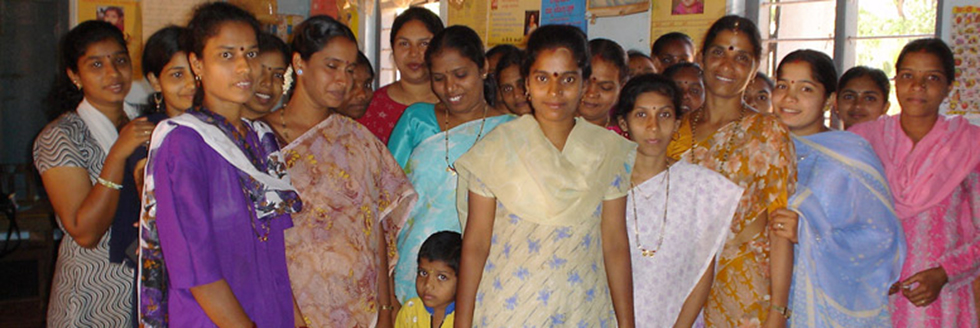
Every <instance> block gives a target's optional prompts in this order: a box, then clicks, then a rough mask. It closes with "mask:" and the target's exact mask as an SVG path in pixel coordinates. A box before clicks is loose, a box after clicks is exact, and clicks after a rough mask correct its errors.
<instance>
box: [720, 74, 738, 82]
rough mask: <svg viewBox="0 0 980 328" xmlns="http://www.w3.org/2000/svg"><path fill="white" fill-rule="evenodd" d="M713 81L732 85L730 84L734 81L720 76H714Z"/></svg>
mask: <svg viewBox="0 0 980 328" xmlns="http://www.w3.org/2000/svg"><path fill="white" fill-rule="evenodd" d="M715 80H718V81H721V82H724V83H732V82H735V79H732V78H727V77H724V76H720V75H715Z"/></svg>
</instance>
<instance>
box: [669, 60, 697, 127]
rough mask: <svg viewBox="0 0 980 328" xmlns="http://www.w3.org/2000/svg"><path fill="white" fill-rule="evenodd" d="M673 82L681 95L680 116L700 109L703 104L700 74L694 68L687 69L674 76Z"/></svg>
mask: <svg viewBox="0 0 980 328" xmlns="http://www.w3.org/2000/svg"><path fill="white" fill-rule="evenodd" d="M673 80H674V83H676V84H677V87H678V89H680V91H681V94H682V95H683V97H682V98H681V115H684V114H687V113H689V112H691V111H693V110H695V109H699V108H701V105H703V104H704V81H702V80H701V73H700V72H698V70H697V69H696V68H693V67H689V68H685V69H682V70H680V71H678V72H677V73H676V74H674V78H673Z"/></svg>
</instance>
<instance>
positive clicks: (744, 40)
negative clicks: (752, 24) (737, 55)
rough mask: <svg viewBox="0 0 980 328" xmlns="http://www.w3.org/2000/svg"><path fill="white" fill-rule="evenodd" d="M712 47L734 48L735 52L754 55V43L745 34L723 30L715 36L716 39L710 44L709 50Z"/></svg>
mask: <svg viewBox="0 0 980 328" xmlns="http://www.w3.org/2000/svg"><path fill="white" fill-rule="evenodd" d="M712 47H722V48H728V47H732V48H733V49H734V50H735V51H744V52H747V53H749V54H752V53H753V48H754V47H753V45H752V41H750V40H749V37H748V35H747V34H746V33H744V32H739V33H735V32H732V31H731V30H723V31H721V32H718V34H717V35H715V38H714V39H713V40H711V43H709V44H708V48H712Z"/></svg>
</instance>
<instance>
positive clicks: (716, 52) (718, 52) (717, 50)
mask: <svg viewBox="0 0 980 328" xmlns="http://www.w3.org/2000/svg"><path fill="white" fill-rule="evenodd" d="M723 54H725V51H723V50H721V48H713V49H711V55H713V56H721V55H723Z"/></svg>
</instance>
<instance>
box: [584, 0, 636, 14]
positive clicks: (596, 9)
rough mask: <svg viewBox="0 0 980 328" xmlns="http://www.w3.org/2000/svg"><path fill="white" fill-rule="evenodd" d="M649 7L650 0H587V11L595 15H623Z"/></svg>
mask: <svg viewBox="0 0 980 328" xmlns="http://www.w3.org/2000/svg"><path fill="white" fill-rule="evenodd" d="M648 9H650V0H588V11H589V12H590V13H592V14H593V15H595V16H596V17H611V16H623V15H629V14H635V13H640V12H644V11H647V10H648Z"/></svg>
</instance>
